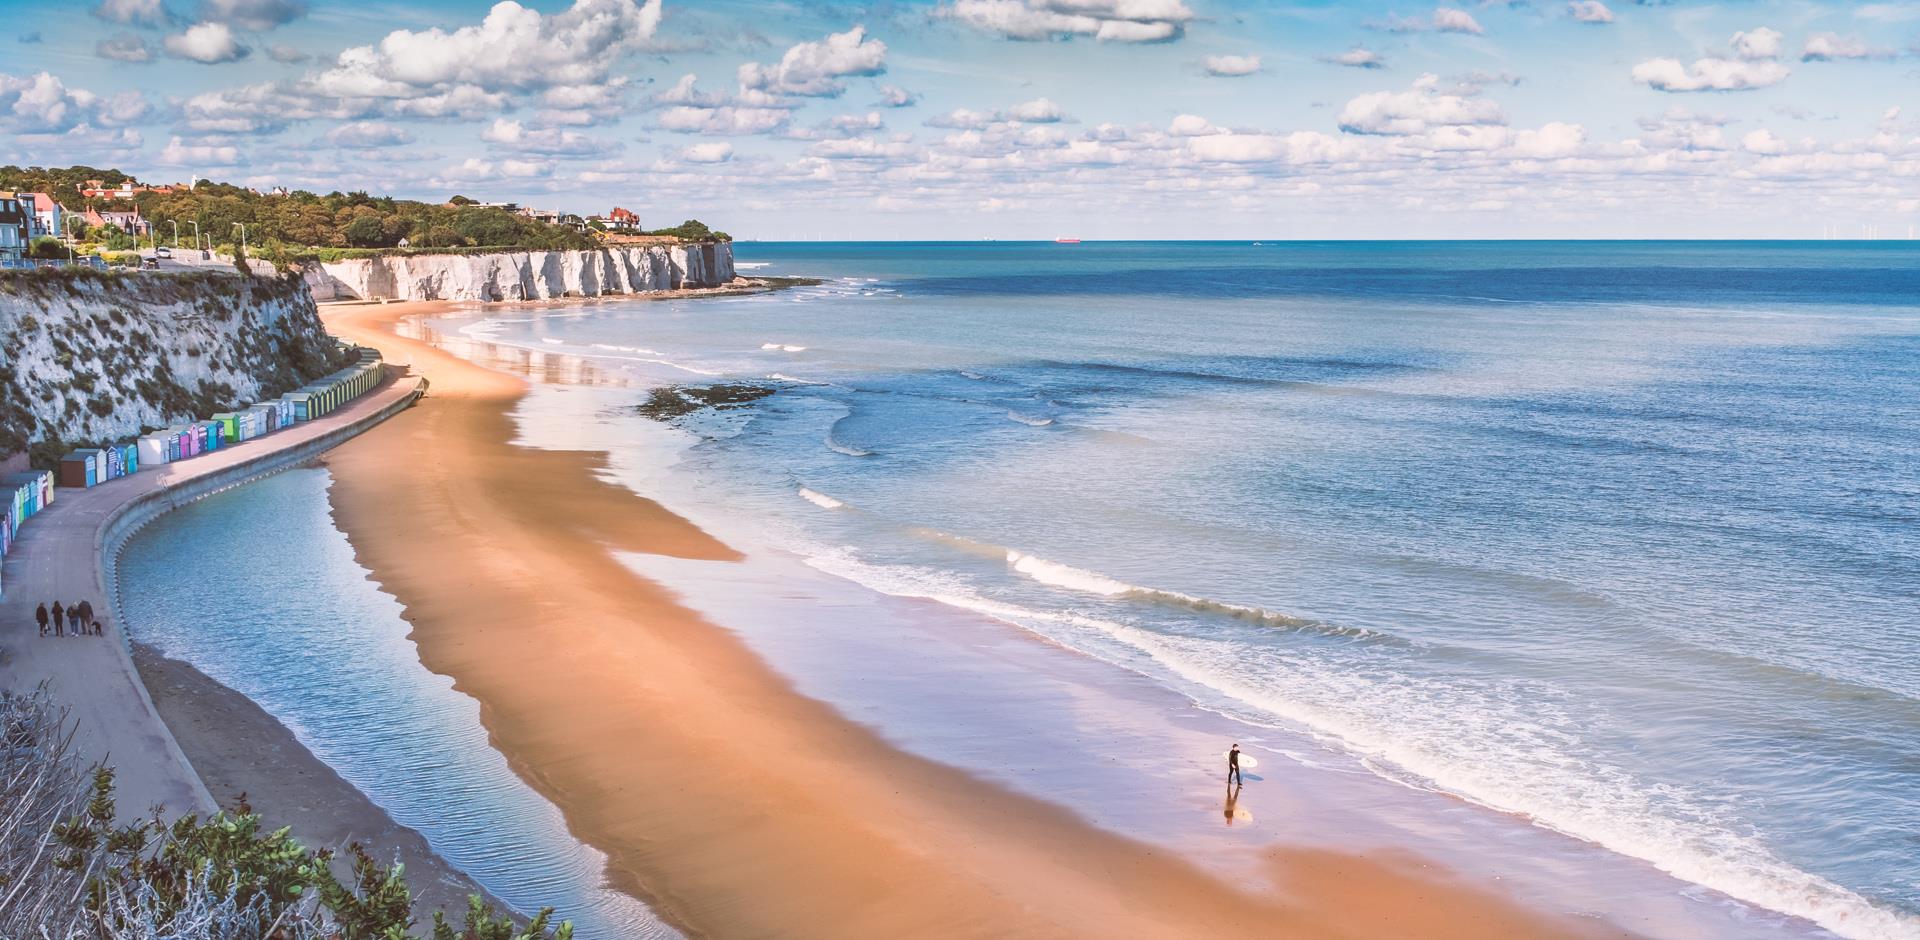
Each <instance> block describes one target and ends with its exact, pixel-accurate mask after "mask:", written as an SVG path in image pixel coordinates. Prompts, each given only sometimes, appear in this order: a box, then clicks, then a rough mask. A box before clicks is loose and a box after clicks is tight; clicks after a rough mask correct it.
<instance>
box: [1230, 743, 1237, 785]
mask: <svg viewBox="0 0 1920 940" xmlns="http://www.w3.org/2000/svg"><path fill="white" fill-rule="evenodd" d="M1238 783H1240V745H1238V744H1235V745H1234V746H1233V747H1232V749H1230V750H1228V751H1227V784H1228V785H1229V786H1232V785H1236V784H1238Z"/></svg>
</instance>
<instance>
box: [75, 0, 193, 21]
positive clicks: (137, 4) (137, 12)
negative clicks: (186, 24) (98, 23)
mask: <svg viewBox="0 0 1920 940" xmlns="http://www.w3.org/2000/svg"><path fill="white" fill-rule="evenodd" d="M93 15H94V16H97V17H99V18H101V19H103V20H106V21H107V22H109V23H124V24H127V25H129V26H165V25H166V24H168V23H170V22H172V20H173V16H172V14H170V13H168V12H167V7H166V4H164V3H163V2H161V0H100V5H99V6H97V7H94V8H93Z"/></svg>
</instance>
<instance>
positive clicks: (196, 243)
mask: <svg viewBox="0 0 1920 940" xmlns="http://www.w3.org/2000/svg"><path fill="white" fill-rule="evenodd" d="M187 224H188V225H191V226H193V250H194V251H199V250H200V220H199V219H194V220H193V221H191V222H188V223H187Z"/></svg>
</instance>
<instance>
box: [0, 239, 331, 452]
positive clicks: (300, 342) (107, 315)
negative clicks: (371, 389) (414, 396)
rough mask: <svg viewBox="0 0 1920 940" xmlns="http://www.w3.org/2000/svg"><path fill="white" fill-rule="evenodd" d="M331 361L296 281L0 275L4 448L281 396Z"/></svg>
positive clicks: (123, 433)
mask: <svg viewBox="0 0 1920 940" xmlns="http://www.w3.org/2000/svg"><path fill="white" fill-rule="evenodd" d="M338 358H339V354H338V351H337V347H336V344H335V342H334V340H333V338H332V337H330V336H328V335H327V332H326V330H325V329H324V328H323V327H322V326H321V325H320V317H319V315H318V313H317V312H316V311H315V310H314V306H313V298H312V297H310V296H308V294H307V290H306V286H305V285H304V284H302V283H301V282H300V279H299V278H295V277H277V278H257V277H241V276H239V275H238V274H214V273H196V274H146V273H140V274H131V273H130V274H107V273H102V272H95V271H92V270H89V269H69V270H44V271H32V272H25V271H23V272H0V396H3V397H0V454H6V453H10V452H13V451H17V450H21V449H25V448H26V447H27V446H28V445H30V444H32V445H39V448H37V450H40V449H45V450H48V451H49V452H50V451H51V450H52V449H56V448H57V447H58V446H59V444H60V443H62V442H63V443H64V444H65V445H68V446H73V445H80V444H98V443H104V442H108V441H118V440H124V439H126V438H129V437H132V436H134V435H137V434H139V433H140V432H141V430H142V429H143V428H158V427H165V426H168V425H171V424H177V423H179V422H181V421H185V420H188V419H191V418H194V417H205V416H206V415H210V414H213V413H215V412H219V411H225V410H228V409H230V408H232V407H234V406H236V405H240V404H244V403H247V402H252V401H259V400H261V399H265V398H274V397H278V396H279V395H281V394H282V393H284V392H287V391H291V390H292V389H294V388H297V387H299V386H300V385H303V384H305V383H307V382H309V381H311V380H313V379H314V378H316V377H318V376H322V375H326V374H327V373H329V372H332V371H334V370H335V369H337V368H339V366H340V363H339V362H338V361H337V360H338Z"/></svg>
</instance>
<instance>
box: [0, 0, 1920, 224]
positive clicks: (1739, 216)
mask: <svg viewBox="0 0 1920 940" xmlns="http://www.w3.org/2000/svg"><path fill="white" fill-rule="evenodd" d="M49 9H50V7H49V5H48V4H45V3H43V2H33V3H28V2H23V0H0V14H4V16H0V22H4V23H5V24H6V25H5V26H3V27H0V43H4V44H5V45H4V46H0V48H4V51H5V55H4V56H0V161H4V162H9V163H32V164H42V165H65V164H71V163H91V164H94V165H98V166H117V167H120V168H122V169H125V170H127V171H129V172H132V173H135V174H136V175H138V176H140V177H141V178H142V179H145V180H149V181H157V182H166V181H173V180H184V179H187V178H189V177H191V176H195V175H198V176H203V177H211V178H214V179H221V180H228V181H234V182H242V183H246V184H250V185H255V186H260V187H263V188H264V187H268V186H273V185H285V186H288V187H291V188H307V189H315V190H322V191H325V190H332V189H353V188H365V189H369V190H373V191H376V192H389V193H394V194H397V195H403V196H409V197H415V198H425V199H434V200H438V199H444V198H446V197H447V196H449V195H452V194H453V193H456V192H457V193H463V194H465V195H468V196H472V197H476V198H488V199H511V200H517V201H520V202H522V203H528V204H534V205H539V206H553V207H559V208H565V209H570V210H575V211H582V212H591V211H605V210H606V209H607V208H609V207H611V206H613V205H616V204H618V205H623V206H626V207H629V208H633V209H636V210H638V211H639V212H640V213H641V215H642V217H643V219H644V220H646V222H647V223H648V224H649V225H651V224H655V223H659V224H667V223H670V222H675V221H678V220H679V219H681V218H685V217H689V216H695V217H698V218H701V219H702V220H705V221H708V222H709V223H711V224H714V225H716V226H718V227H721V228H725V229H726V230H728V231H731V232H733V233H735V234H736V235H738V236H741V237H757V238H829V239H834V238H983V237H993V238H1050V237H1054V236H1058V235H1076V236H1081V237H1085V238H1120V237H1181V238H1192V237H1223V238H1289V237H1291V238H1303V237H1343V238H1345V237H1358V238H1367V237H1501V236H1515V237H1618V236H1642V237H1696V236H1735V237H1749V236H1784V237H1821V236H1823V235H1826V234H1829V233H1832V234H1838V235H1841V236H1848V237H1858V236H1860V235H1863V234H1869V233H1871V234H1876V235H1878V236H1879V237H1898V238H1905V237H1907V236H1908V233H1909V232H1910V231H1912V228H1913V226H1915V225H1916V224H1920V100H1915V99H1916V98H1920V95H1916V90H1917V89H1920V0H1895V2H1886V3H1872V4H1837V3H1819V2H1809V0H1794V2H1764V0H1761V2H1752V0H1738V2H1727V3H1720V4H1710V3H1690V2H1686V0H1674V2H1671V3H1634V2H1631V0H1617V2H1616V0H1573V2H1567V0H1554V2H1547V0H1533V2H1520V3H1505V2H1473V3H1461V4H1441V5H1437V6H1436V5H1429V4H1420V3H1347V4H1335V3H1298V4H1283V3H1248V2H1227V0H923V2H908V0H897V2H882V3H832V2H799V0H795V2H786V3H771V2H753V0H704V2H699V3H692V2H684V0H539V2H530V3H527V4H525V5H521V4H516V3H511V2H509V3H501V4H499V5H497V6H494V7H489V6H487V5H485V4H479V3H421V4H400V3H391V2H379V3H336V2H329V0H81V2H79V3H76V4H74V5H73V6H72V7H71V8H70V12H58V13H50V12H48V11H49ZM688 76H693V77H692V78H688Z"/></svg>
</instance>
